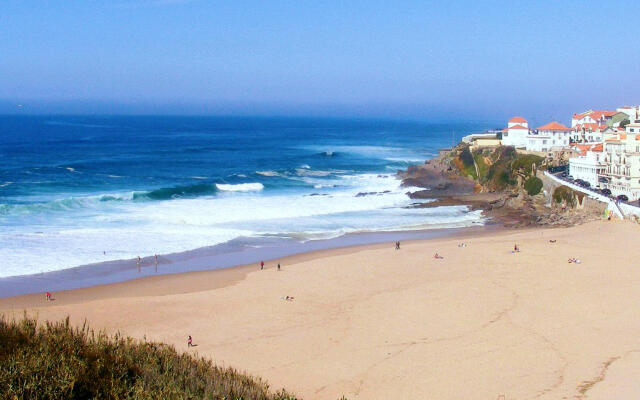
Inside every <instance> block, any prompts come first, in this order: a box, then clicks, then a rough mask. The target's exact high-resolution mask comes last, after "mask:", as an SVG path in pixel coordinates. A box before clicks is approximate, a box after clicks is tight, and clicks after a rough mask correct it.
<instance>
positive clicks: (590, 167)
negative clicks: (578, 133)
mask: <svg viewBox="0 0 640 400" xmlns="http://www.w3.org/2000/svg"><path fill="white" fill-rule="evenodd" d="M578 150H579V155H578V156H577V157H571V158H570V159H569V175H571V176H572V177H573V178H574V179H582V180H583V181H586V182H589V184H590V185H591V187H592V188H604V182H602V180H603V179H602V175H603V174H604V173H605V171H606V168H607V165H606V164H605V161H604V158H605V157H604V151H603V145H602V144H595V145H587V146H580V147H578Z"/></svg>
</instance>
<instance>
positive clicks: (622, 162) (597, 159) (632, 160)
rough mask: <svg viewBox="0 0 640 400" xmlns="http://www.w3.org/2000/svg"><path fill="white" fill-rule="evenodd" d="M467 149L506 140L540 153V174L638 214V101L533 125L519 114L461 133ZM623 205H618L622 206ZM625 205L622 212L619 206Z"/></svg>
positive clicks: (525, 151)
mask: <svg viewBox="0 0 640 400" xmlns="http://www.w3.org/2000/svg"><path fill="white" fill-rule="evenodd" d="M462 142H463V143H466V144H468V145H469V148H470V150H471V151H472V152H473V151H476V152H477V151H480V150H486V149H492V148H498V147H500V146H512V147H513V148H515V149H516V151H517V152H518V153H519V154H529V155H536V156H538V157H541V158H543V159H544V161H543V165H544V166H545V167H546V173H545V175H546V176H547V177H549V178H551V179H554V180H556V181H558V182H559V183H562V184H564V185H567V186H568V187H570V188H572V189H574V190H577V191H579V192H582V193H584V194H586V195H588V196H590V197H592V198H595V199H598V200H600V201H605V202H609V203H614V204H615V205H614V206H613V208H614V211H615V212H616V214H617V215H618V216H620V217H622V216H623V215H624V214H633V215H635V216H637V215H639V214H640V209H639V208H638V207H635V206H637V205H638V204H637V203H638V200H639V199H640V106H624V107H618V108H616V109H615V110H588V111H585V112H582V113H576V114H573V116H572V117H571V127H568V126H566V125H564V124H562V123H560V122H557V121H552V122H549V123H547V124H545V125H542V126H539V127H537V128H532V127H531V126H529V122H528V121H527V120H526V119H525V118H523V117H520V116H516V117H513V118H511V119H510V120H509V121H508V122H507V126H506V127H505V128H504V129H501V130H496V131H488V132H485V133H481V134H472V135H468V136H465V137H464V138H463V140H462ZM623 208H624V211H623ZM625 211H626V212H625Z"/></svg>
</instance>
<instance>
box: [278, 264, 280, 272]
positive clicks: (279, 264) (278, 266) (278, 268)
mask: <svg viewBox="0 0 640 400" xmlns="http://www.w3.org/2000/svg"><path fill="white" fill-rule="evenodd" d="M278 271H280V263H278Z"/></svg>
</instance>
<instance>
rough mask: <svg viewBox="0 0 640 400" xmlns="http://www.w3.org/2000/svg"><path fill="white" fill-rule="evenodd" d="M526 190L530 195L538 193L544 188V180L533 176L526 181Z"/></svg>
mask: <svg viewBox="0 0 640 400" xmlns="http://www.w3.org/2000/svg"><path fill="white" fill-rule="evenodd" d="M524 190H526V191H527V193H528V194H529V196H535V195H537V194H538V193H540V190H542V180H541V179H540V178H537V177H535V176H532V177H531V178H529V179H527V180H526V181H525V182H524Z"/></svg>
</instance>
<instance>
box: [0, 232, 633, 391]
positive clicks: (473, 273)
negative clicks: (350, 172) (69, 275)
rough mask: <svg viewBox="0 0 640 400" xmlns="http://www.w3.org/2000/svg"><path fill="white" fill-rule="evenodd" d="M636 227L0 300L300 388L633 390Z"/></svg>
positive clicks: (438, 243)
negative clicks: (191, 344) (47, 298)
mask: <svg viewBox="0 0 640 400" xmlns="http://www.w3.org/2000/svg"><path fill="white" fill-rule="evenodd" d="M638 233H640V227H639V226H638V225H635V224H632V223H626V222H604V221H603V222H594V223H589V224H586V225H582V226H578V227H573V228H564V229H545V230H528V231H519V232H494V233H490V234H487V235H484V236H480V237H470V238H466V239H464V238H460V237H456V238H445V239H435V240H426V241H418V242H412V243H405V244H403V246H402V249H401V250H400V251H395V250H394V249H393V244H389V245H386V246H380V245H377V246H368V247H367V246H364V247H359V248H354V249H348V250H339V251H336V250H333V251H325V252H321V253H319V254H314V255H312V256H302V257H293V258H290V259H286V260H283V262H282V265H283V270H282V271H279V272H278V271H276V269H275V268H274V262H269V263H268V268H267V269H265V270H263V271H259V270H258V268H257V267H255V266H250V267H240V268H233V269H229V270H223V271H211V272H200V273H188V274H181V275H174V276H165V277H156V278H151V279H143V280H139V281H133V282H126V283H121V284H114V285H107V286H100V287H95V288H91V289H83V290H76V291H70V292H61V293H55V294H54V296H55V297H56V300H55V301H53V302H50V303H46V302H45V301H44V296H43V295H38V296H20V297H16V298H10V299H3V300H0V309H3V310H4V311H3V312H4V313H5V314H9V315H15V316H16V317H20V316H21V315H22V310H23V309H25V308H27V309H28V312H29V313H30V314H32V315H36V314H37V315H38V316H39V318H41V319H59V318H63V317H65V316H66V315H70V316H71V319H72V321H73V322H74V323H82V321H83V320H84V319H87V320H88V322H89V323H90V324H91V326H92V327H94V328H97V329H102V328H104V329H106V330H108V331H109V332H114V331H121V332H123V333H126V334H129V335H132V336H135V337H139V338H142V337H145V336H146V337H147V338H149V339H152V340H159V341H163V342H167V343H172V344H175V345H176V346H177V347H178V348H179V349H183V350H184V351H191V352H194V353H198V354H200V355H203V356H207V357H211V358H212V359H213V360H215V361H216V362H217V363H219V364H224V365H230V366H234V367H236V368H238V369H241V370H246V371H247V372H249V373H250V374H254V375H258V376H261V377H263V378H265V379H267V380H268V381H269V382H270V384H271V386H272V387H273V388H280V387H286V388H287V389H288V390H290V391H293V392H295V393H297V394H299V395H300V396H302V397H303V398H304V399H330V400H334V399H338V398H340V396H342V395H345V396H346V397H347V398H348V399H358V398H359V399H385V400H387V399H496V398H504V399H532V398H540V399H576V398H589V399H636V398H639V397H640V384H639V382H640V379H638V378H639V376H640V290H638V287H640V268H639V264H638V260H640V247H639V246H637V244H638V239H637V238H638ZM549 239H555V240H557V242H556V243H554V244H552V243H549ZM462 241H464V242H466V243H467V245H468V246H467V247H466V248H459V247H458V246H457V245H458V243H460V242H462ZM514 243H518V244H519V245H520V249H521V252H520V253H517V254H513V253H511V250H512V249H513V245H514ZM436 251H437V252H438V253H440V254H441V255H443V256H444V259H442V260H436V259H434V258H433V254H434V253H435V252H436ZM569 257H577V258H579V259H580V260H581V261H582V263H581V264H579V265H576V264H569V263H568V262H567V259H568V258H569ZM287 295H289V296H293V297H295V300H294V301H285V300H283V297H284V296H287ZM187 335H192V336H193V338H194V343H196V344H198V346H197V347H195V348H193V349H187V346H186V337H187ZM502 396H504V397H502Z"/></svg>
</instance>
